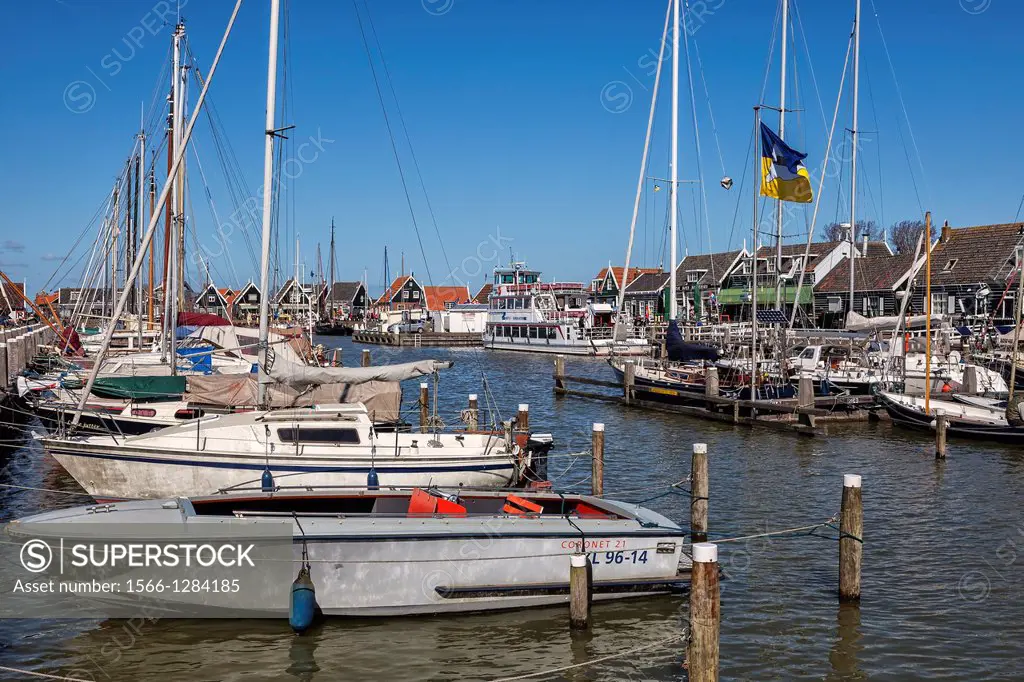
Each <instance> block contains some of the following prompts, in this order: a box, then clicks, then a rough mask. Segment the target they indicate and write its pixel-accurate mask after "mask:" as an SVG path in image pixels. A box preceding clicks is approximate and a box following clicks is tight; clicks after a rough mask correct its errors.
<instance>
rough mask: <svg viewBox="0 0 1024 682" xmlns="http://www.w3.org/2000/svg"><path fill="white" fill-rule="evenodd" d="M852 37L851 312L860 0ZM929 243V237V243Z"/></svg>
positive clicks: (855, 196)
mask: <svg viewBox="0 0 1024 682" xmlns="http://www.w3.org/2000/svg"><path fill="white" fill-rule="evenodd" d="M853 25H854V29H853V33H854V37H853V129H852V130H851V131H850V143H851V149H850V308H849V311H848V312H847V314H849V313H851V312H853V289H854V282H853V272H854V267H853V259H854V256H855V254H856V248H857V243H856V239H857V104H858V100H859V99H860V0H857V14H856V18H855V19H854V24H853ZM930 243H931V240H930V237H929V245H930Z"/></svg>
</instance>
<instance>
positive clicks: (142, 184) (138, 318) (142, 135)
mask: <svg viewBox="0 0 1024 682" xmlns="http://www.w3.org/2000/svg"><path fill="white" fill-rule="evenodd" d="M142 106H143V107H145V105H142ZM145 170H146V114H145V109H144V108H140V111H139V155H138V156H137V157H136V158H135V229H134V230H133V232H132V261H131V262H135V257H136V256H138V253H137V252H138V249H139V243H140V241H141V239H142V234H141V233H140V232H139V230H141V229H142V224H143V223H144V222H145V220H146V206H145V203H144V202H143V199H142V198H143V197H144V196H145V192H146V180H145ZM149 263H150V266H149V267H150V273H149V278H150V281H152V279H153V261H152V259H150V261H149ZM132 286H134V287H135V323H136V325H137V326H138V328H139V350H141V349H142V286H141V285H140V284H139V283H138V282H136V283H135V284H133V285H132Z"/></svg>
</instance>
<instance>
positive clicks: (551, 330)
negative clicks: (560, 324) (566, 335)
mask: <svg viewBox="0 0 1024 682" xmlns="http://www.w3.org/2000/svg"><path fill="white" fill-rule="evenodd" d="M556 336H557V334H556V333H555V328H554V327H548V338H549V339H553V338H555V337H556Z"/></svg>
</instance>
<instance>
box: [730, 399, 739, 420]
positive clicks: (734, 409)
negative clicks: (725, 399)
mask: <svg viewBox="0 0 1024 682" xmlns="http://www.w3.org/2000/svg"><path fill="white" fill-rule="evenodd" d="M732 423H733V424H739V423H740V401H739V400H733V401H732Z"/></svg>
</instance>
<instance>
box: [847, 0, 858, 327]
mask: <svg viewBox="0 0 1024 682" xmlns="http://www.w3.org/2000/svg"><path fill="white" fill-rule="evenodd" d="M859 98H860V0H857V14H856V18H855V19H854V38H853V129H852V130H851V131H850V141H851V143H852V145H853V148H852V149H851V150H850V309H849V310H848V311H847V317H849V314H850V313H852V312H853V289H854V279H853V268H854V266H853V259H854V255H855V251H856V248H857V242H856V240H857V101H858V99H859Z"/></svg>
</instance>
